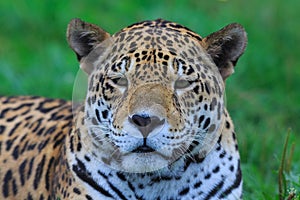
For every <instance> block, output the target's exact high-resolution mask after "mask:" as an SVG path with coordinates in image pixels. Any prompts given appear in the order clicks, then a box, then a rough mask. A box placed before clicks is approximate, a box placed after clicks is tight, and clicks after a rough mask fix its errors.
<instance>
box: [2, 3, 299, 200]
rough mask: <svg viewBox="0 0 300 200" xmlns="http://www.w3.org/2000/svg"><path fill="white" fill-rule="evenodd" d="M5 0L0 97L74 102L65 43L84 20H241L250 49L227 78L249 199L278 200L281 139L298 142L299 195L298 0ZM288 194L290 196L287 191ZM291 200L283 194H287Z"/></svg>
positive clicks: (291, 184)
mask: <svg viewBox="0 0 300 200" xmlns="http://www.w3.org/2000/svg"><path fill="white" fill-rule="evenodd" d="M13 2H14V1H1V2H0V13H1V17H0V24H1V31H0V80H1V84H0V95H21V94H22V95H41V96H47V97H56V98H66V99H71V97H72V87H73V81H74V78H75V76H76V73H77V71H78V63H77V61H76V57H75V55H74V54H73V52H72V51H71V50H70V49H69V47H68V45H67V43H66V40H65V30H66V25H67V24H68V22H69V20H70V19H72V18H75V17H80V18H82V19H84V20H86V21H89V22H92V23H97V24H98V25H100V26H102V27H103V28H104V29H105V30H107V31H108V32H110V33H114V32H116V31H118V30H119V29H121V28H122V27H124V26H127V25H129V24H131V23H134V22H136V21H141V20H145V19H155V18H165V19H168V20H172V21H176V22H179V23H181V24H183V25H185V26H187V27H189V28H191V29H192V30H194V31H196V32H198V33H199V34H200V35H202V36H205V35H207V34H209V33H210V32H213V31H216V30H218V29H219V28H221V27H223V26H225V25H226V24H228V23H231V22H239V23H241V24H242V25H243V26H244V27H245V29H246V31H247V32H248V37H249V44H248V47H247V49H246V52H245V54H244V55H243V56H242V58H241V59H240V61H239V63H238V65H237V67H236V73H235V74H234V75H233V76H232V77H230V78H229V79H228V81H227V84H226V87H227V107H228V109H229V111H230V113H231V116H232V118H233V120H234V122H235V125H236V131H237V133H238V139H239V147H240V152H241V158H242V168H243V175H244V199H278V193H279V190H278V171H279V168H280V166H281V158H282V154H283V145H284V140H285V137H286V135H287V132H288V130H289V129H290V130H291V133H290V139H289V142H288V146H287V149H288V151H291V149H292V146H293V145H292V144H293V143H294V144H295V145H294V153H293V156H292V158H289V159H288V160H285V163H287V165H288V163H289V162H291V165H290V169H286V170H284V178H285V180H286V184H287V188H295V189H296V190H297V192H298V194H299V191H300V186H299V185H300V178H299V177H300V175H299V174H300V146H299V141H300V125H299V119H300V58H299V55H300V48H299V44H300V26H299V18H300V12H299V9H300V2H299V1H298V0H287V1H281V0H266V1H260V0H252V1H244V0H232V1H231V0H219V1H217V0H212V1H204V0H187V1H183V0H181V1H180V0H174V1H171V0H161V1H151V0H144V1H133V0H130V1H121V0H120V1H108V0H107V1H103V0H102V1H101V0H98V1H96V0H95V1H92V0H86V1H79V0H74V1H70V2H67V1H58V0H51V1H50V0H45V1H40V0H31V1H29V0H28V1H19V2H18V3H13ZM287 195H288V194H287ZM287 195H286V196H287Z"/></svg>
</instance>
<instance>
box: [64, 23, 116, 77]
mask: <svg viewBox="0 0 300 200" xmlns="http://www.w3.org/2000/svg"><path fill="white" fill-rule="evenodd" d="M109 37H110V35H109V33H107V32H106V31H104V30H103V29H102V28H100V27H98V26H96V25H94V24H90V23H87V22H84V21H82V20H80V19H72V20H71V21H70V23H69V25H68V29H67V40H68V43H69V45H70V47H71V48H72V49H73V51H74V52H75V53H76V55H77V59H78V61H81V60H82V58H84V57H86V56H87V55H88V54H89V53H90V52H91V51H92V50H93V49H94V48H95V47H96V46H97V45H98V44H100V43H101V42H103V41H104V40H106V39H107V38H109ZM83 66H87V65H83ZM83 70H84V71H85V72H87V73H88V74H89V73H90V72H91V70H92V69H83Z"/></svg>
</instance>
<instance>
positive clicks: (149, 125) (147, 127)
mask: <svg viewBox="0 0 300 200" xmlns="http://www.w3.org/2000/svg"><path fill="white" fill-rule="evenodd" d="M129 122H130V123H132V124H134V125H135V126H136V127H137V128H138V129H139V131H140V132H141V133H142V135H143V137H144V138H146V137H148V135H149V134H150V133H151V131H153V130H154V129H155V128H157V127H158V126H161V125H163V124H164V122H165V120H164V119H163V120H160V119H159V118H158V117H156V116H151V117H150V116H148V115H136V114H135V115H132V117H131V118H130V117H129Z"/></svg>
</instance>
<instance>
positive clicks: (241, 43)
mask: <svg viewBox="0 0 300 200" xmlns="http://www.w3.org/2000/svg"><path fill="white" fill-rule="evenodd" d="M201 43H202V45H203V46H204V48H205V49H206V51H207V53H208V54H209V55H210V56H211V58H212V59H213V61H214V62H215V64H216V65H217V67H218V68H219V71H220V73H221V76H222V77H223V80H225V79H226V78H227V77H228V76H230V75H231V74H232V73H233V72H234V66H235V65H236V63H237V61H238V59H239V57H240V56H241V55H242V54H243V52H244V50H245V48H246V46H247V34H246V32H245V30H244V28H243V27H242V26H241V25H240V24H237V23H233V24H229V25H227V26H226V27H224V28H222V29H221V30H219V31H217V32H214V33H212V34H210V35H208V36H207V37H205V38H204V39H203V40H202V41H201Z"/></svg>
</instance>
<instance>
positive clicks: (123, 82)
mask: <svg viewBox="0 0 300 200" xmlns="http://www.w3.org/2000/svg"><path fill="white" fill-rule="evenodd" d="M112 82H113V83H114V84H116V85H118V86H121V87H127V85H128V80H127V78H126V77H118V78H113V79H112Z"/></svg>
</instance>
